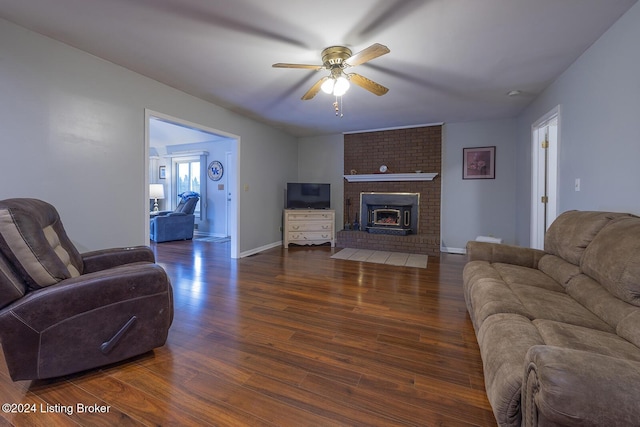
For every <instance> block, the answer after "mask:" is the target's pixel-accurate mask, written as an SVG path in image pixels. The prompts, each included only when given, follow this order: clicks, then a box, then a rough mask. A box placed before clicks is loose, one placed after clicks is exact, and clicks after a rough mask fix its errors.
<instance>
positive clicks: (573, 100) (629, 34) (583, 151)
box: [517, 3, 640, 245]
mask: <svg viewBox="0 0 640 427" xmlns="http://www.w3.org/2000/svg"><path fill="white" fill-rule="evenodd" d="M638 41H640V3H637V4H636V5H635V6H633V7H632V8H631V9H630V10H629V11H628V12H627V13H626V14H625V15H623V16H622V17H621V18H620V19H619V20H618V22H616V23H615V24H614V25H613V26H612V27H611V28H610V29H609V30H608V31H607V32H606V33H605V34H604V35H603V36H602V37H601V38H600V39H599V40H598V41H596V43H594V44H593V45H592V46H591V47H590V48H589V49H588V50H587V51H586V52H585V53H584V54H583V55H582V56H581V57H580V58H578V60H577V61H576V62H575V63H574V64H573V65H572V66H571V67H570V68H569V69H568V70H567V71H566V72H565V73H563V74H562V75H561V76H560V78H558V79H557V80H556V81H555V82H554V83H553V84H552V85H551V86H550V87H549V88H548V89H547V90H545V92H544V93H543V94H542V95H541V96H539V97H538V98H537V99H536V100H535V101H534V102H533V103H532V104H531V105H530V106H529V108H527V110H526V111H525V112H524V113H523V114H522V115H521V116H520V117H519V120H518V149H517V165H518V167H517V170H518V198H517V236H518V239H517V240H518V241H519V243H520V244H523V245H528V243H529V226H530V224H529V222H530V207H531V203H530V199H531V179H530V177H531V148H530V144H531V125H532V124H533V123H534V122H535V121H536V120H537V119H538V118H540V117H541V116H543V115H544V114H545V113H547V112H548V111H550V110H551V109H552V108H554V107H555V106H556V105H560V109H561V113H560V114H561V117H560V153H559V188H558V192H559V205H558V206H559V209H558V211H559V212H564V211H566V210H569V209H582V210H611V211H623V212H632V213H636V214H640V167H638V162H639V160H640V49H639V48H638ZM576 178H580V180H581V191H580V192H576V191H574V183H575V179H576Z"/></svg>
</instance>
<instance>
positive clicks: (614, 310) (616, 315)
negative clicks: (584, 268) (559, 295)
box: [567, 274, 638, 328]
mask: <svg viewBox="0 0 640 427" xmlns="http://www.w3.org/2000/svg"><path fill="white" fill-rule="evenodd" d="M567 294H569V295H571V297H572V298H573V299H575V300H576V301H578V302H579V303H580V304H582V305H583V306H584V307H586V308H587V309H588V310H589V311H591V312H592V313H594V314H595V315H596V316H598V317H599V318H600V319H602V320H604V321H605V322H607V323H608V324H609V325H610V326H611V327H612V328H616V327H617V326H618V324H619V323H620V321H621V320H622V319H624V318H625V317H626V316H628V315H629V314H631V313H632V312H634V311H636V310H638V307H636V306H635V305H631V304H629V303H626V302H624V301H622V300H621V299H619V298H617V297H615V296H613V295H611V293H610V292H608V291H607V290H606V289H605V288H603V287H602V285H600V284H599V283H598V282H596V281H595V280H593V279H592V278H591V277H589V276H587V275H586V274H579V275H578V276H576V277H574V278H573V279H571V281H570V282H569V284H568V286H567Z"/></svg>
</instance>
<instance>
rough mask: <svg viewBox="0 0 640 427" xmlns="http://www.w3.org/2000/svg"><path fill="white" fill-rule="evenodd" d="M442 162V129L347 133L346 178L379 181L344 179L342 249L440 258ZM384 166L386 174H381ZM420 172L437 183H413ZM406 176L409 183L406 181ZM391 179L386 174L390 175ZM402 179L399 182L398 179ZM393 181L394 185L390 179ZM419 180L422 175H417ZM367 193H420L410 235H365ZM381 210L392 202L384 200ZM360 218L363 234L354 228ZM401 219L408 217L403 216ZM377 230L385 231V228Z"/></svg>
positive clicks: (339, 239)
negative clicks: (364, 199) (363, 201)
mask: <svg viewBox="0 0 640 427" xmlns="http://www.w3.org/2000/svg"><path fill="white" fill-rule="evenodd" d="M441 160H442V126H425V127H419V128H409V129H395V130H386V131H377V132H366V133H356V134H347V135H345V137H344V168H345V171H344V174H345V175H353V174H355V175H357V177H356V178H358V179H359V178H361V177H362V178H363V179H365V178H366V177H365V176H366V175H372V178H373V179H375V180H374V181H367V180H363V181H359V180H354V182H349V181H348V180H347V179H345V181H344V197H345V200H344V207H345V210H344V218H345V226H344V230H342V231H339V232H338V233H337V246H338V247H343V248H344V247H349V248H365V249H375V250H389V251H395V252H412V253H421V254H427V255H432V256H439V254H440V196H441V193H440V188H441V182H440V174H441V172H442V171H441ZM382 165H385V166H386V167H387V171H386V172H385V173H381V172H380V167H381V166H382ZM416 171H420V172H422V173H435V174H437V175H436V176H435V178H434V179H432V180H412V179H414V178H415V176H413V174H416ZM405 174H410V175H406V176H407V178H408V180H404V179H403V175H405ZM385 175H386V176H385ZM399 175H400V178H398V176H399ZM387 176H388V178H389V179H390V180H389V181H386V179H387ZM416 176H418V175H416ZM368 193H382V194H389V193H399V194H417V195H418V198H419V207H418V212H417V215H415V217H416V218H415V219H416V221H417V223H416V224H415V225H412V227H411V228H413V230H412V231H411V232H409V233H384V232H381V233H378V232H373V233H370V232H367V231H363V230H365V229H366V227H361V228H360V225H361V224H362V223H363V222H364V223H365V224H366V222H367V220H368V219H369V218H363V216H364V215H366V213H363V212H362V211H361V206H360V199H361V197H362V195H363V194H368ZM382 201H383V203H381V205H380V206H381V210H382V212H383V213H385V210H388V211H392V210H394V211H395V210H396V208H393V209H385V206H386V204H387V203H386V202H387V200H385V199H382ZM356 214H357V216H358V218H357V220H358V226H359V229H358V230H353V224H354V222H355V221H356ZM401 215H405V214H404V213H402V214H401ZM377 228H384V225H383V226H382V227H377Z"/></svg>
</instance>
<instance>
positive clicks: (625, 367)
mask: <svg viewBox="0 0 640 427" xmlns="http://www.w3.org/2000/svg"><path fill="white" fill-rule="evenodd" d="M544 247H545V249H544V251H542V250H536V249H530V248H523V247H517V246H511V245H502V244H492V243H483V242H469V243H468V245H467V254H468V259H469V262H468V263H467V264H466V266H465V268H464V273H463V280H464V292H465V300H466V303H467V308H468V311H469V315H470V317H471V321H472V323H473V326H474V328H475V331H476V336H477V339H478V344H479V346H480V353H481V355H482V361H483V367H484V377H485V385H486V390H487V395H488V398H489V401H490V403H491V406H492V408H493V412H494V415H495V417H496V420H497V422H498V424H499V425H500V426H520V425H523V426H580V427H584V426H638V425H640V217H637V216H634V215H630V214H623V213H612V212H586V211H569V212H565V213H563V214H562V215H560V216H559V217H558V218H557V219H556V220H555V221H554V223H553V224H552V225H551V227H550V228H549V230H548V231H547V233H546V235H545V242H544Z"/></svg>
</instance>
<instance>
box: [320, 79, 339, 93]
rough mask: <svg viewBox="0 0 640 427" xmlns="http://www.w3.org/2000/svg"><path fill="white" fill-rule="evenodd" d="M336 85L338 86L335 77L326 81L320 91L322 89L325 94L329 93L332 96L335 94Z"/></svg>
mask: <svg viewBox="0 0 640 427" xmlns="http://www.w3.org/2000/svg"><path fill="white" fill-rule="evenodd" d="M335 84H336V81H335V80H334V79H333V77H330V78H328V79H327V80H325V81H324V83H322V86H320V89H322V91H323V92H324V93H327V94H329V95H330V94H332V93H333V87H334V86H335Z"/></svg>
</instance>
